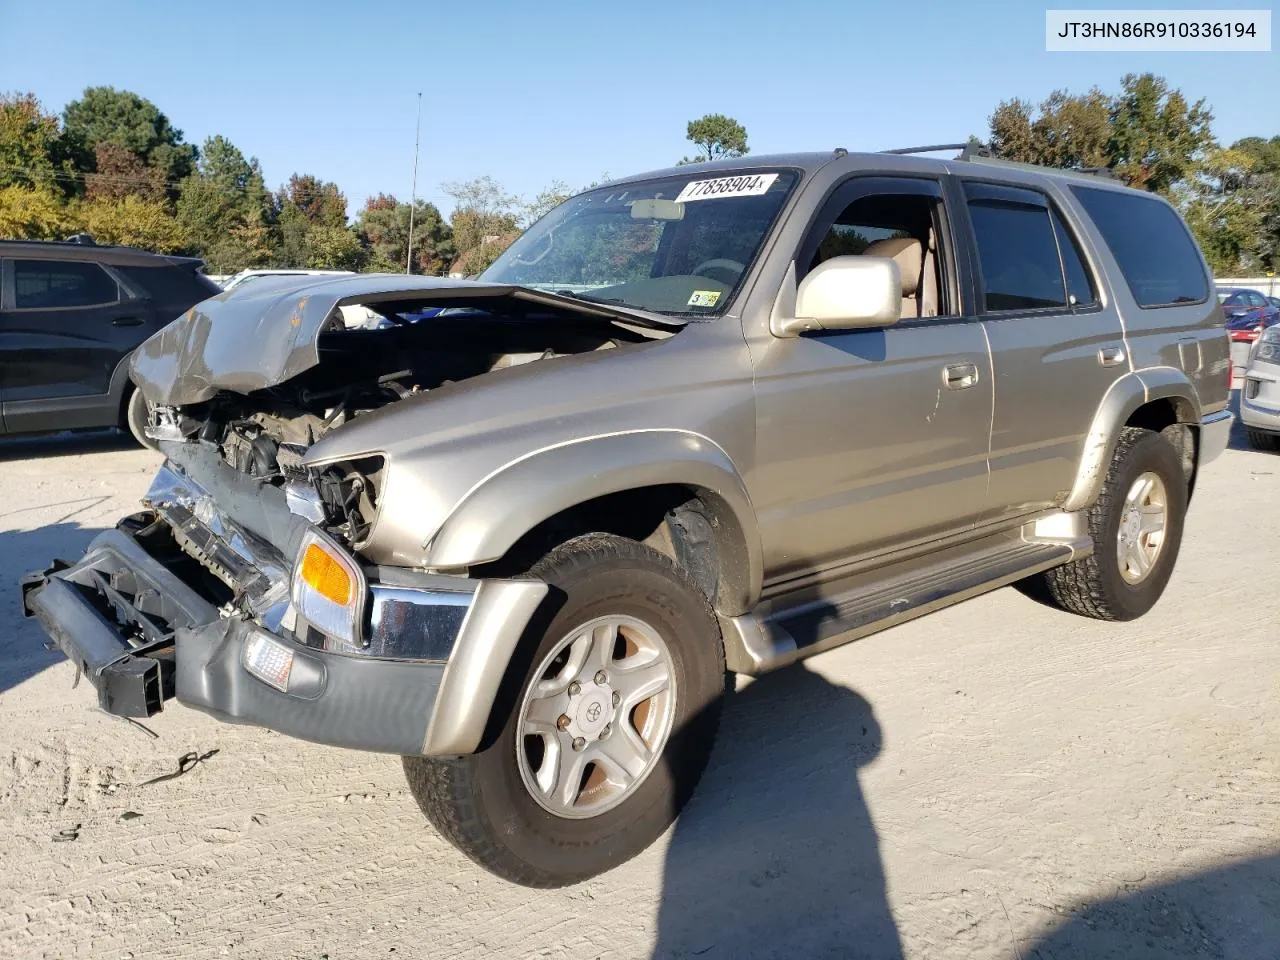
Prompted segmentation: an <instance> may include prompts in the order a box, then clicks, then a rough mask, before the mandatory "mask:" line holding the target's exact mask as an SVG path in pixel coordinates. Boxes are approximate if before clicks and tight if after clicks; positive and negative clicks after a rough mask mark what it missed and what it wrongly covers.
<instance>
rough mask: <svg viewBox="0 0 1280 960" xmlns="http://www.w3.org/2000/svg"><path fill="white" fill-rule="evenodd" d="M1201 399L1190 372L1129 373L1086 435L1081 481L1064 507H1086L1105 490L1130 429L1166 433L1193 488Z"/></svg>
mask: <svg viewBox="0 0 1280 960" xmlns="http://www.w3.org/2000/svg"><path fill="white" fill-rule="evenodd" d="M1199 425H1200V403H1199V398H1198V397H1197V395H1196V391H1195V387H1194V386H1193V385H1192V384H1191V381H1190V380H1188V379H1187V377H1186V374H1184V373H1183V372H1182V371H1181V370H1177V369H1175V368H1173V367H1157V368H1153V369H1151V370H1142V371H1139V372H1136V373H1129V374H1126V375H1125V376H1123V377H1121V378H1120V379H1118V380H1117V381H1116V382H1115V383H1114V384H1112V386H1111V389H1110V390H1108V391H1107V394H1106V396H1105V397H1103V400H1102V403H1101V404H1100V405H1099V407H1098V410H1097V412H1096V413H1095V414H1094V419H1093V423H1092V424H1091V425H1090V428H1089V433H1088V434H1087V435H1086V437H1085V444H1084V451H1083V454H1082V456H1081V461H1080V465H1079V468H1078V470H1077V473H1076V480H1075V484H1074V485H1073V487H1072V489H1071V492H1070V493H1069V494H1068V496H1067V500H1066V502H1065V503H1064V504H1063V509H1064V510H1068V511H1073V510H1081V509H1083V508H1085V507H1087V506H1089V505H1091V504H1092V503H1093V502H1094V501H1095V500H1096V499H1097V498H1098V495H1099V494H1100V493H1101V492H1102V484H1103V481H1104V480H1105V478H1106V474H1107V470H1108V469H1109V467H1110V464H1111V460H1112V458H1113V457H1114V456H1115V450H1116V442H1117V439H1118V438H1119V436H1120V432H1121V431H1122V430H1124V429H1125V428H1126V427H1138V428H1140V429H1144V430H1151V431H1153V432H1155V433H1163V434H1165V436H1167V437H1168V438H1169V440H1170V442H1172V443H1173V444H1174V446H1175V448H1176V449H1178V451H1179V453H1180V454H1181V455H1182V458H1183V471H1184V473H1185V474H1186V476H1187V484H1188V489H1191V488H1192V487H1194V485H1195V468H1196V463H1197V462H1198V448H1199Z"/></svg>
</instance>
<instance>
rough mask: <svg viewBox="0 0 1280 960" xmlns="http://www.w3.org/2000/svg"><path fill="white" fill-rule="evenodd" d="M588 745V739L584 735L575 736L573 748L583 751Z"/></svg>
mask: <svg viewBox="0 0 1280 960" xmlns="http://www.w3.org/2000/svg"><path fill="white" fill-rule="evenodd" d="M586 745H587V741H586V740H585V739H583V738H582V737H574V738H573V749H575V750H577V751H579V752H581V751H582V749H583V748H584V747H585V746H586Z"/></svg>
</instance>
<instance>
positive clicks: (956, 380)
mask: <svg viewBox="0 0 1280 960" xmlns="http://www.w3.org/2000/svg"><path fill="white" fill-rule="evenodd" d="M942 382H943V383H945V384H946V385H947V389H948V390H964V389H965V388H966V387H972V386H973V385H974V384H975V383H977V382H978V368H977V367H976V366H974V365H973V364H972V363H952V364H949V365H948V366H945V367H943V368H942Z"/></svg>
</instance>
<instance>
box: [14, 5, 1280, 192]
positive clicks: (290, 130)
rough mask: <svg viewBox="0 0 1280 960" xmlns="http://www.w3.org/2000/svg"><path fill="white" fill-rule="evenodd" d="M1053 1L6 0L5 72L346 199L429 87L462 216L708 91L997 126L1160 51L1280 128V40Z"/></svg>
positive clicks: (373, 185)
mask: <svg viewBox="0 0 1280 960" xmlns="http://www.w3.org/2000/svg"><path fill="white" fill-rule="evenodd" d="M1206 5H1207V4H1205V3H1204V2H1203V0H1202V2H1201V3H1200V4H1176V3H1172V2H1170V0H1165V2H1163V3H1160V4H1156V5H1152V4H1143V3H1140V2H1135V0H1128V2H1125V3H1120V4H1116V6H1122V7H1125V8H1129V9H1133V8H1143V7H1148V8H1150V7H1152V6H1157V7H1160V8H1170V7H1197V6H1200V7H1203V6H1206ZM1247 5H1248V4H1247V3H1237V4H1234V5H1223V4H1219V5H1218V6H1219V7H1220V8H1228V7H1229V6H1235V7H1242V6H1247ZM1255 5H1256V4H1255ZM1053 6H1055V7H1071V6H1073V4H1071V3H1062V2H1059V3H1055V4H1053ZM1044 11H1045V5H1043V4H1035V3H1027V2H1003V0H987V2H970V3H965V2H960V0H956V2H947V3H935V2H925V0H905V2H904V0H890V2H882V3H874V4H872V3H866V2H849V0H843V2H815V0H790V2H786V3H773V4H765V3H760V2H758V0H739V2H736V3H732V4H729V3H713V2H705V0H704V2H702V3H696V2H688V0H686V2H682V3H676V2H670V0H647V2H645V3H642V4H641V3H632V4H616V3H615V4H610V3H608V2H600V0H593V2H585V0H567V2H559V3H557V2H546V0H544V2H541V3H531V2H528V0H525V2H511V0H481V2H473V3H470V4H468V3H451V4H441V3H431V2H422V3H389V2H370V0H365V2H358V3H352V2H345V3H337V2H331V0H311V2H308V3H298V2H276V0H259V2H258V3H242V2H237V0H219V2H216V3H213V4H191V3H174V2H171V0H170V2H166V3H161V2H150V0H134V2H126V3H122V4H112V5H107V6H103V5H99V4H90V3H59V2H44V3H31V2H29V0H0V90H31V91H33V92H34V93H35V94H36V95H37V96H39V97H40V98H41V100H42V101H43V103H44V105H45V107H46V109H52V110H58V111H61V109H62V108H63V107H64V106H65V105H66V103H67V102H68V101H69V100H72V99H74V98H75V97H77V96H78V95H79V93H80V92H81V91H82V90H83V89H84V88H85V87H86V86H89V85H96V84H109V85H112V86H115V87H119V88H126V89H129V90H133V91H135V92H137V93H139V94H142V95H143V96H145V97H148V98H150V99H151V100H153V101H154V102H155V103H156V104H157V105H158V106H159V107H160V109H161V110H163V111H164V112H165V113H166V114H168V116H169V118H170V120H171V121H172V122H173V123H174V124H175V125H176V126H177V127H179V128H181V129H182V130H183V131H184V132H185V134H186V138H187V139H188V140H190V141H193V142H195V143H200V142H201V141H203V140H204V138H205V137H207V136H209V135H211V134H214V133H221V134H223V135H224V136H227V137H229V138H230V139H231V140H232V142H234V143H235V144H236V145H237V146H238V147H240V148H241V149H242V150H243V151H244V152H245V153H246V154H247V155H254V156H257V157H258V158H259V159H260V160H261V162H262V166H263V170H264V172H265V173H266V177H267V182H268V184H270V185H273V186H274V185H277V184H279V183H281V182H283V181H284V180H286V179H287V178H288V177H289V175H290V174H291V173H293V172H295V171H297V172H307V173H313V174H316V175H317V176H320V177H323V178H325V179H327V180H333V181H336V182H337V183H338V185H339V186H340V187H341V188H342V189H343V191H344V192H345V193H346V195H347V199H348V212H349V213H350V214H351V215H352V216H354V215H355V213H356V211H357V209H358V207H359V205H360V204H362V202H363V200H364V198H365V197H367V196H369V195H370V194H374V193H378V192H379V191H385V192H388V193H394V194H396V195H397V196H399V197H401V198H407V197H408V194H409V190H410V179H411V174H412V159H413V135H414V130H413V127H414V111H415V109H416V95H417V93H418V91H421V92H422V93H423V111H422V114H423V116H422V150H421V159H420V162H419V169H418V195H419V196H423V197H426V198H428V199H431V200H433V201H434V202H436V203H438V204H440V205H441V206H442V208H443V209H444V211H445V213H446V214H447V213H448V212H449V210H450V209H451V207H450V204H449V201H448V199H447V198H446V197H444V196H443V191H442V190H441V187H440V185H441V183H442V182H445V181H450V180H460V179H467V178H470V177H473V176H478V175H481V174H489V175H492V176H493V177H494V178H495V179H497V180H498V181H499V182H501V183H502V184H503V185H504V186H506V187H507V188H508V190H509V191H511V192H512V193H516V194H521V195H523V196H525V197H531V196H532V195H533V194H535V193H537V191H538V190H539V189H541V188H542V187H544V186H545V185H547V184H548V183H550V182H551V181H552V180H554V179H561V180H564V181H567V182H568V183H569V184H570V185H571V186H582V185H585V184H587V183H589V182H591V181H592V180H595V179H597V178H598V177H599V176H600V175H601V174H602V173H605V172H608V173H610V174H613V175H615V176H620V175H622V174H626V173H634V172H639V171H642V170H648V169H651V168H655V167H661V166H666V165H668V164H670V163H673V162H675V161H676V160H678V159H680V157H682V156H684V155H685V154H686V153H691V152H692V148H691V145H690V144H688V143H687V142H686V141H685V139H684V129H685V124H686V123H687V121H689V120H690V119H693V118H695V117H698V116H701V115H702V114H704V113H709V112H720V113H726V114H729V115H730V116H733V117H735V118H736V119H738V120H739V121H741V122H742V123H743V124H744V125H745V126H746V128H747V131H748V134H749V138H750V146H751V149H752V151H753V152H755V153H766V152H775V151H784V150H793V149H828V148H831V147H835V146H844V147H848V148H850V149H852V150H858V149H865V150H876V149H884V148H889V147H895V146H906V145H914V144H920V143H936V142H949V141H956V140H963V139H965V137H966V136H967V135H968V134H970V133H976V134H979V135H981V134H983V133H985V131H986V117H987V116H988V115H989V114H990V112H991V110H992V108H994V107H995V105H996V104H997V103H998V102H999V101H1000V100H1002V99H1006V98H1009V97H1015V96H1016V97H1023V98H1030V99H1032V100H1036V101H1038V100H1039V99H1040V98H1042V97H1043V96H1044V95H1045V94H1047V93H1048V92H1049V91H1051V90H1052V89H1054V88H1056V87H1065V88H1068V89H1070V90H1072V91H1082V90H1084V89H1086V88H1088V87H1089V86H1091V85H1093V84H1098V85H1100V86H1101V87H1102V88H1103V89H1104V90H1114V89H1116V88H1117V87H1118V85H1119V78H1120V77H1121V75H1122V74H1124V73H1126V72H1141V71H1145V70H1151V71H1155V72H1157V73H1160V74H1162V75H1164V76H1165V77H1167V78H1168V79H1169V81H1170V82H1171V83H1172V84H1173V85H1174V86H1176V87H1180V88H1181V89H1182V90H1183V91H1184V92H1185V93H1186V94H1187V95H1188V96H1189V97H1191V98H1192V99H1195V98H1198V97H1205V98H1206V99H1207V100H1208V102H1209V104H1210V105H1211V106H1212V108H1213V111H1214V114H1215V118H1216V119H1215V124H1214V129H1215V132H1216V133H1217V135H1218V138H1219V139H1220V140H1221V141H1223V142H1230V141H1231V140H1234V139H1236V138H1239V137H1242V136H1246V135H1250V134H1262V135H1266V136H1270V135H1274V134H1277V133H1280V106H1277V99H1276V94H1277V90H1280V66H1278V64H1280V61H1278V59H1277V57H1278V54H1277V53H1275V52H1272V53H1237V54H1224V53H1212V54H1210V53H1161V54H1121V53H1109V54H1075V53H1046V52H1045V50H1044V30H1045V27H1044Z"/></svg>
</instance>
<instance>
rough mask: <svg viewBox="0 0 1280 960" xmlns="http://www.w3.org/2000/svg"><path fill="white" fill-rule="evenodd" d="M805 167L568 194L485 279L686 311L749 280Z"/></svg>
mask: <svg viewBox="0 0 1280 960" xmlns="http://www.w3.org/2000/svg"><path fill="white" fill-rule="evenodd" d="M798 179H799V177H798V175H797V174H796V173H795V172H794V171H791V170H777V171H764V170H759V171H748V172H744V173H739V174H732V175H722V176H717V177H706V176H702V177H695V176H684V177H666V178H663V179H661V180H649V181H644V182H641V183H634V184H627V185H625V186H621V187H617V188H604V189H601V190H595V191H592V192H590V193H584V194H582V195H580V196H577V197H574V198H572V199H570V200H567V201H565V202H564V203H562V204H561V205H560V206H558V207H556V209H555V210H553V211H551V213H549V214H547V215H546V216H545V217H543V218H542V219H541V220H539V221H538V222H537V223H535V224H534V225H533V226H532V227H530V228H529V230H528V231H527V232H526V233H525V234H524V235H523V236H521V237H520V239H518V240H517V241H516V242H515V243H513V244H512V245H511V246H510V247H509V248H508V249H507V250H506V251H505V252H504V253H503V254H502V256H500V257H499V258H498V259H497V260H495V261H494V263H493V265H492V266H490V267H489V269H488V270H486V271H485V272H484V273H482V274H481V275H480V277H479V279H480V280H482V281H486V282H491V283H510V284H516V285H519V286H524V287H531V288H533V289H537V290H546V291H551V292H556V293H568V294H572V295H574V296H578V297H582V298H583V299H588V300H601V301H605V302H610V303H619V304H623V305H626V306H630V307H637V308H639V309H641V310H651V311H654V312H657V313H668V314H676V315H685V316H697V315H709V314H718V313H720V312H722V311H723V310H724V309H725V307H727V306H728V304H729V301H730V300H731V299H732V298H733V295H734V294H735V293H736V292H737V290H738V288H739V286H741V284H742V281H743V279H744V277H745V276H746V273H747V269H748V267H750V265H751V262H752V261H753V260H754V259H755V256H756V254H757V252H759V250H760V247H761V245H762V244H763V242H764V239H765V237H766V236H768V234H769V231H770V229H771V228H772V226H773V223H774V221H775V220H776V219H777V217H778V211H779V210H781V209H782V204H783V201H785V200H786V198H787V195H788V194H789V193H790V192H791V189H792V188H793V187H794V186H795V184H796V181H797V180H798Z"/></svg>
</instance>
